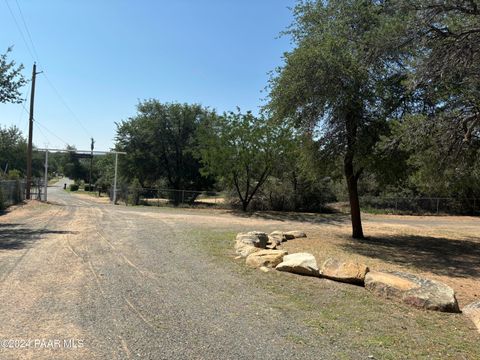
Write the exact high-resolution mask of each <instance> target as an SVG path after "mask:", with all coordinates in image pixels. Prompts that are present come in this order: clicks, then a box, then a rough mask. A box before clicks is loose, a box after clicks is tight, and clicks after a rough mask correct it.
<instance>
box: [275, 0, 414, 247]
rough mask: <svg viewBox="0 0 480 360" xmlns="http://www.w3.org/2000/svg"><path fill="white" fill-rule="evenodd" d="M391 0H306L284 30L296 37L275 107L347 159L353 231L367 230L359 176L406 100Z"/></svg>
mask: <svg viewBox="0 0 480 360" xmlns="http://www.w3.org/2000/svg"><path fill="white" fill-rule="evenodd" d="M388 4H389V2H388V1H373V0H372V1H368V0H330V1H300V2H299V3H298V4H297V5H296V7H295V9H294V15H295V21H294V23H293V25H292V26H291V27H290V28H289V30H288V31H286V34H288V35H290V36H291V37H292V39H293V41H294V43H295V44H296V47H295V49H294V50H292V51H291V52H288V53H286V54H285V56H284V61H285V64H284V65H283V66H282V67H281V68H280V69H278V71H277V73H276V74H275V75H274V76H273V77H272V80H271V91H270V98H271V99H270V103H269V105H268V108H269V110H270V111H271V112H272V114H273V116H274V118H276V119H277V120H279V121H291V122H293V123H294V124H296V125H297V126H299V127H302V128H304V129H305V130H306V131H307V132H309V133H310V134H314V132H315V130H318V131H317V133H316V134H315V136H316V137H318V139H319V141H318V144H319V146H320V148H321V150H322V151H323V152H324V153H325V154H329V155H330V157H331V158H332V159H333V160H334V159H336V158H337V157H338V156H342V158H343V171H344V174H345V178H346V182H347V187H348V194H349V200H350V209H351V220H352V235H353V237H354V238H362V237H363V229H362V223H361V216H360V203H359V198H358V180H359V178H360V176H361V174H362V172H363V171H364V169H365V167H366V166H368V165H369V163H370V162H371V159H372V149H373V148H374V146H375V144H376V142H377V140H378V137H379V135H380V134H381V133H382V132H384V131H385V130H386V128H387V127H386V119H388V118H389V117H394V116H397V113H398V108H399V107H401V106H402V104H404V103H405V101H406V99H405V88H404V86H403V85H402V81H403V80H404V79H405V76H406V71H405V69H404V68H403V66H401V64H402V62H403V58H404V57H405V56H406V54H405V55H404V54H402V53H399V50H398V44H396V43H394V42H393V41H390V38H391V37H392V34H396V33H397V31H399V29H401V30H402V31H403V26H404V25H403V22H402V19H401V18H400V17H399V16H398V14H396V16H393V15H391V14H390V9H389V6H388Z"/></svg>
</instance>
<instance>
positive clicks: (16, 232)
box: [0, 223, 77, 250]
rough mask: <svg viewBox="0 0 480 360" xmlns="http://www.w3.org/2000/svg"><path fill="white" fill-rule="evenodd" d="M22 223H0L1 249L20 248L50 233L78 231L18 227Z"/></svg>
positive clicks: (74, 232) (72, 232)
mask: <svg viewBox="0 0 480 360" xmlns="http://www.w3.org/2000/svg"><path fill="white" fill-rule="evenodd" d="M21 225H22V224H13V223H11V224H0V250H18V249H23V248H25V247H26V246H27V245H28V244H29V243H32V242H34V241H36V240H39V239H41V238H42V237H44V236H45V235H49V234H76V233H77V232H76V231H63V230H49V229H26V228H18V226H21Z"/></svg>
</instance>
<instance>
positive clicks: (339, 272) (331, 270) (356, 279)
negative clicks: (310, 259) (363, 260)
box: [320, 259, 369, 285]
mask: <svg viewBox="0 0 480 360" xmlns="http://www.w3.org/2000/svg"><path fill="white" fill-rule="evenodd" d="M368 271H369V269H368V267H367V266H366V265H365V264H360V263H357V262H341V261H338V260H335V259H327V260H326V261H325V262H324V263H323V264H322V268H321V269H320V275H321V276H323V277H326V278H328V279H331V280H335V281H341V282H346V283H350V284H358V285H363V283H364V281H365V275H366V274H367V272H368Z"/></svg>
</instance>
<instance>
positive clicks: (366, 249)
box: [343, 235, 480, 278]
mask: <svg viewBox="0 0 480 360" xmlns="http://www.w3.org/2000/svg"><path fill="white" fill-rule="evenodd" d="M343 248H344V250H345V251H347V252H350V253H356V254H360V255H363V256H368V257H371V258H375V259H381V260H384V261H386V262H389V263H395V264H399V265H404V266H412V267H415V268H417V269H419V270H421V271H429V272H432V273H435V274H438V275H448V276H453V277H464V278H467V277H468V278H470V277H478V276H480V238H476V237H471V238H466V239H464V240H452V239H447V238H441V237H431V236H416V235H411V236H410V235H391V236H385V237H372V238H366V239H363V240H351V239H349V241H348V243H347V244H345V245H343Z"/></svg>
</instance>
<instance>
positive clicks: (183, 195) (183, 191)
mask: <svg viewBox="0 0 480 360" xmlns="http://www.w3.org/2000/svg"><path fill="white" fill-rule="evenodd" d="M183 203H185V190H182V204H183Z"/></svg>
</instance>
